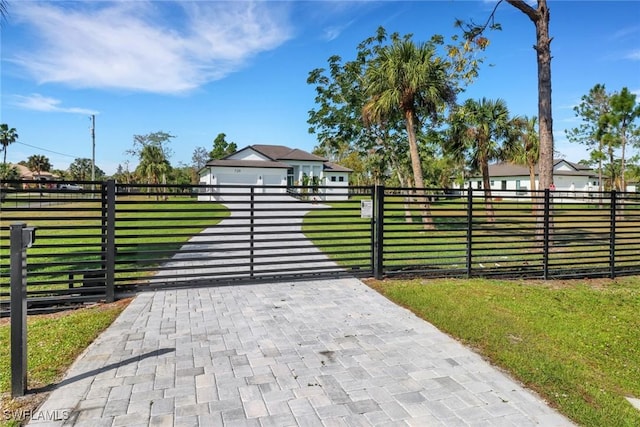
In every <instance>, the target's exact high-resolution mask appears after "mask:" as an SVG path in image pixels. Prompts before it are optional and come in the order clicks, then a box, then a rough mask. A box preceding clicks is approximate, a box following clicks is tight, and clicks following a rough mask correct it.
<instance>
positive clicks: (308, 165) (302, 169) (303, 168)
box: [282, 160, 324, 185]
mask: <svg viewBox="0 0 640 427" xmlns="http://www.w3.org/2000/svg"><path fill="white" fill-rule="evenodd" d="M282 162H286V163H287V164H288V165H290V166H291V167H292V168H293V181H294V184H295V185H302V177H303V176H304V174H305V173H306V174H307V176H308V177H310V178H311V177H314V176H317V177H319V178H320V180H322V178H324V173H323V164H322V162H314V161H312V160H286V161H284V160H282Z"/></svg>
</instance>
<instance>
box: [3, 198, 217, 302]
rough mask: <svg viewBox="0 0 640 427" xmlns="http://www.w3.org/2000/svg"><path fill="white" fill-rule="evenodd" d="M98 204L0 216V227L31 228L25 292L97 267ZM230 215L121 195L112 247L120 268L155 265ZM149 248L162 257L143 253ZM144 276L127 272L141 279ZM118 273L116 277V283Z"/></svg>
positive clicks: (177, 201) (188, 202)
mask: <svg viewBox="0 0 640 427" xmlns="http://www.w3.org/2000/svg"><path fill="white" fill-rule="evenodd" d="M100 214H101V204H100V201H97V200H96V201H73V202H67V203H64V204H56V205H55V206H44V207H39V208H30V209H26V210H18V211H7V210H4V211H3V212H2V218H1V219H0V225H2V226H8V225H9V224H10V223H12V222H15V221H21V222H25V223H27V225H29V226H34V227H36V243H35V244H34V246H33V247H32V248H30V249H29V250H28V260H29V266H30V269H29V289H30V290H45V289H64V288H66V287H67V286H68V285H67V283H66V282H67V281H68V275H69V274H71V273H70V272H73V271H81V270H91V269H97V268H99V267H100V264H101V253H100V251H101V219H100ZM227 216H229V211H228V210H227V209H226V208H225V207H223V206H222V205H219V204H214V203H209V202H207V203H201V202H195V201H194V200H193V199H192V198H189V197H188V196H172V197H170V198H169V199H168V200H157V199H156V198H155V197H146V196H122V197H119V198H118V203H117V206H116V245H117V246H118V252H117V262H118V263H119V264H118V267H119V268H127V267H132V268H138V267H139V266H140V265H142V264H144V263H147V264H146V265H147V266H149V265H157V264H159V263H160V262H161V261H162V260H163V259H168V258H170V257H171V255H172V254H173V253H175V251H177V250H178V249H179V248H180V247H181V246H182V244H183V243H185V242H186V241H187V240H189V238H190V237H192V236H193V235H196V234H198V233H199V232H200V231H202V230H203V229H204V228H206V227H210V226H213V225H215V224H217V223H218V222H220V221H221V220H222V219H224V218H226V217H227ZM0 240H2V246H3V247H5V249H2V250H0V259H2V260H3V261H4V262H5V263H6V264H5V265H4V268H3V269H2V271H1V273H2V274H0V289H2V288H4V290H6V291H8V289H7V288H8V283H9V274H8V271H9V265H8V253H9V251H8V231H5V232H3V234H2V236H0ZM149 250H156V251H161V253H155V254H154V253H152V252H146V253H145V251H149ZM145 274H146V273H145V272H142V271H141V272H134V273H131V272H129V273H126V276H127V277H134V278H135V277H144V276H145ZM119 276H121V275H116V279H118V277H119Z"/></svg>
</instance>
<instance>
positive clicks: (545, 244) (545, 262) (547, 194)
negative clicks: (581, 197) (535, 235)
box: [542, 188, 551, 280]
mask: <svg viewBox="0 0 640 427" xmlns="http://www.w3.org/2000/svg"><path fill="white" fill-rule="evenodd" d="M550 212H551V191H550V190H549V189H548V188H545V190H544V217H543V223H542V226H543V235H542V240H543V241H542V278H543V279H544V280H547V279H548V278H549V246H550V242H549V237H550V235H551V232H550V227H551V221H550V217H551V216H550Z"/></svg>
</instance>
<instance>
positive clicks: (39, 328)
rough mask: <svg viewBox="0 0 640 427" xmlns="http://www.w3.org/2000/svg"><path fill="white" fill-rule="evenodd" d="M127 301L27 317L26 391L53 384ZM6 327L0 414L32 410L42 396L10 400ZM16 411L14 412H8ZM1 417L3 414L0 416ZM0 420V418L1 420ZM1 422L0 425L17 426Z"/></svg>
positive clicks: (0, 330)
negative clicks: (0, 410)
mask: <svg viewBox="0 0 640 427" xmlns="http://www.w3.org/2000/svg"><path fill="white" fill-rule="evenodd" d="M127 304H128V300H121V301H118V302H116V303H113V304H102V305H97V306H94V307H90V308H83V309H78V310H75V311H68V312H61V313H57V314H51V315H40V316H30V317H29V319H28V321H27V343H28V344H27V356H28V370H27V373H28V376H27V380H28V389H29V390H34V389H38V388H43V387H46V386H48V385H51V384H54V383H55V382H56V381H58V380H59V379H61V378H62V376H63V375H64V373H65V372H66V370H67V369H68V368H69V366H70V365H71V364H72V363H73V362H74V360H75V359H76V358H77V357H78V355H80V353H82V352H83V351H84V349H85V348H87V346H88V345H89V344H90V343H91V342H93V340H94V339H95V338H96V337H97V336H98V335H99V334H100V333H101V332H102V331H103V330H105V329H106V328H107V327H108V326H109V325H110V324H111V323H112V322H113V321H114V320H115V319H116V317H118V315H119V314H120V313H121V312H122V310H124V308H125V307H126V305H127ZM10 329H11V327H10V324H9V323H8V322H6V321H4V322H3V323H2V324H0V396H1V397H0V403H1V406H2V411H11V412H10V413H19V412H20V411H27V410H34V409H35V408H36V407H37V405H38V404H39V403H40V402H41V400H42V398H43V397H44V395H42V394H41V395H34V394H28V395H27V396H26V397H25V398H20V399H15V400H14V399H11V398H10V391H11V375H10V374H11V357H10V354H11V353H10ZM12 411H16V412H12ZM0 414H4V412H0ZM3 419H4V416H0V420H3ZM20 421H21V420H16V419H12V420H4V422H2V421H0V425H1V426H3V427H5V426H13V425H20Z"/></svg>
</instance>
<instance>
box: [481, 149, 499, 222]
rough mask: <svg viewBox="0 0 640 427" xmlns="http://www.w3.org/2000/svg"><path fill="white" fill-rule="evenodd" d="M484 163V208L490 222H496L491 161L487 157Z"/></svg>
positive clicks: (482, 167) (482, 161) (482, 166)
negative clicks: (490, 169)
mask: <svg viewBox="0 0 640 427" xmlns="http://www.w3.org/2000/svg"><path fill="white" fill-rule="evenodd" d="M481 163H482V165H481V166H480V168H481V169H482V187H483V190H484V210H485V213H486V215H487V221H488V222H495V221H496V218H495V215H494V213H493V198H492V197H491V181H490V179H489V178H490V177H489V162H488V161H487V159H482V160H481Z"/></svg>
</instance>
